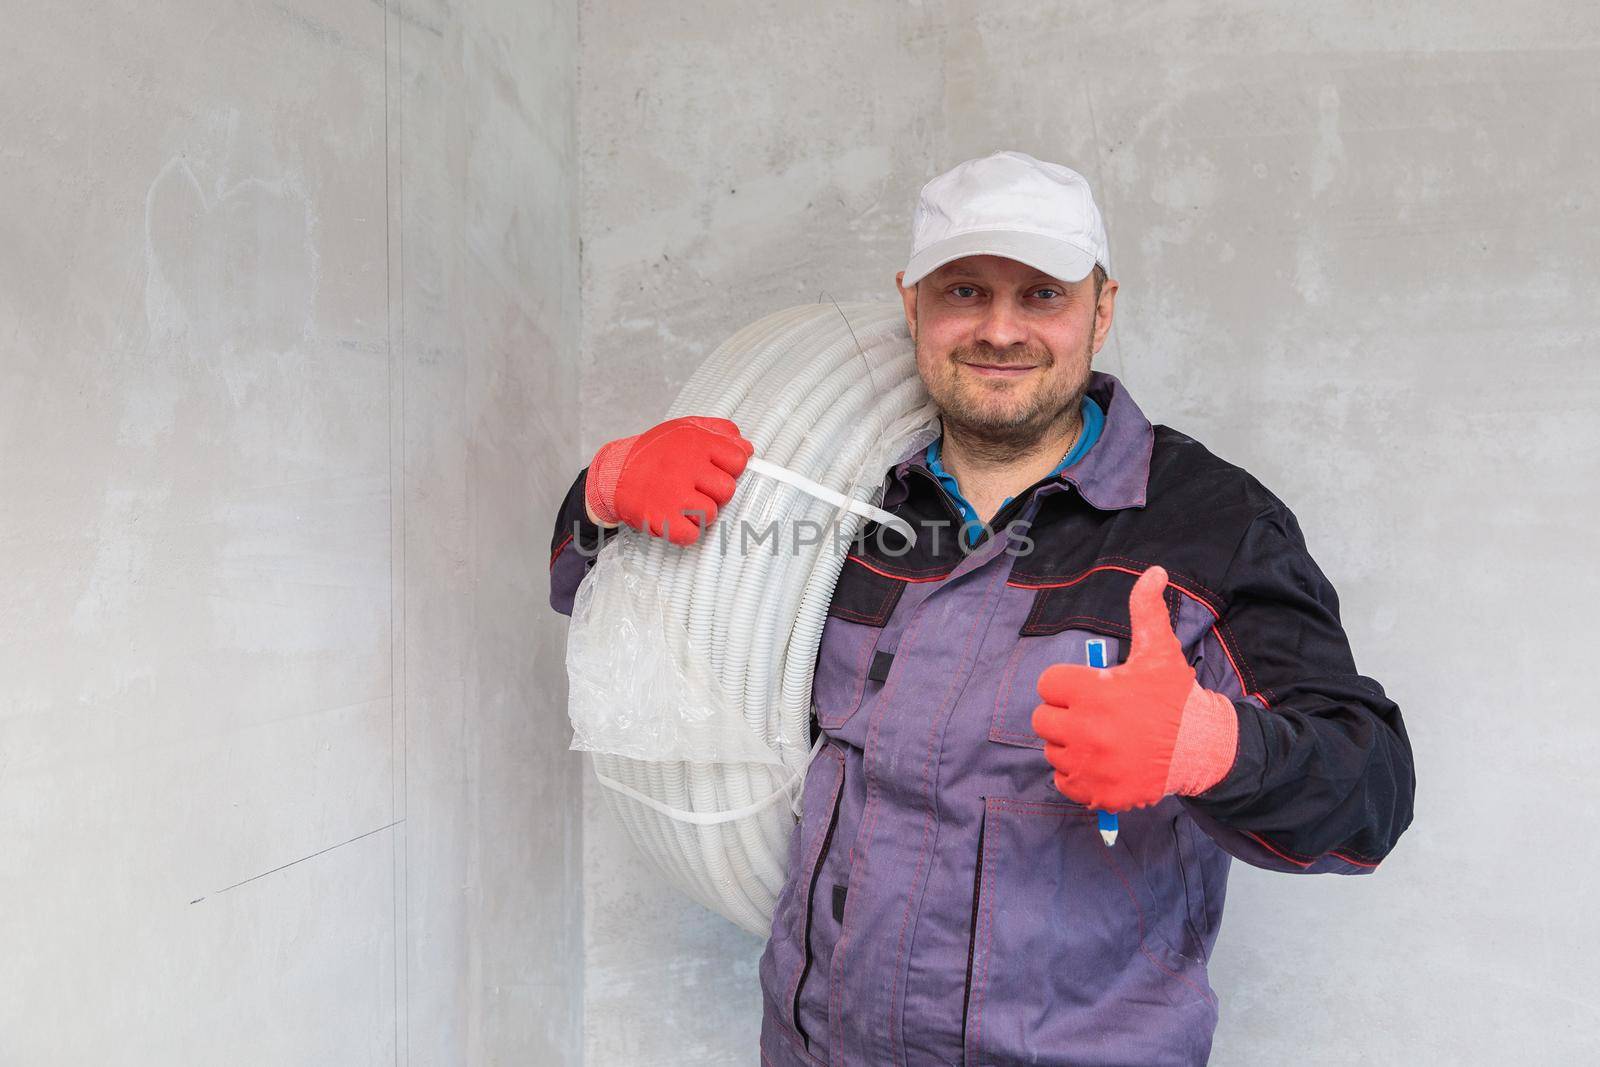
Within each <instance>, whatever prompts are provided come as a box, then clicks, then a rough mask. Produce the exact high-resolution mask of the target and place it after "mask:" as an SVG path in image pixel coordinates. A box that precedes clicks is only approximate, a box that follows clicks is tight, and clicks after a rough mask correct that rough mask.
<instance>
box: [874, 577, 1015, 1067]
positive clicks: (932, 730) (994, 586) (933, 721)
mask: <svg viewBox="0 0 1600 1067" xmlns="http://www.w3.org/2000/svg"><path fill="white" fill-rule="evenodd" d="M998 575H999V572H998V571H997V572H996V577H998ZM999 589H1000V583H999V582H996V581H991V582H990V583H989V589H988V591H987V592H985V593H984V597H983V606H982V608H981V609H980V610H979V611H976V612H974V613H973V617H972V626H971V627H970V628H969V629H968V630H967V640H966V643H965V644H964V645H962V646H961V655H960V656H958V657H957V658H956V663H957V665H958V669H957V670H955V671H953V672H951V677H950V684H949V685H948V686H946V687H945V695H944V697H943V698H942V699H940V701H939V703H938V705H937V707H939V708H943V707H944V706H945V702H946V701H948V700H950V698H951V697H952V695H953V696H954V697H955V698H956V699H959V698H960V692H959V690H958V688H957V684H956V683H957V682H960V683H961V685H962V686H965V684H966V677H965V672H963V671H961V670H960V669H959V667H960V665H962V664H965V663H966V662H967V653H968V652H970V651H971V650H972V640H973V638H974V637H976V636H977V634H978V623H979V621H980V620H984V621H985V628H987V622H986V620H987V619H988V616H989V612H990V611H991V610H992V609H991V607H990V601H991V600H992V599H993V598H994V596H995V595H996V594H997V593H998V592H999ZM938 724H939V718H938V716H937V715H929V716H928V752H927V755H926V756H925V757H924V758H923V761H922V784H923V793H924V795H925V796H927V795H931V791H932V790H931V783H930V782H929V781H928V770H929V768H930V767H932V766H933V750H934V735H935V734H936V732H937V729H936V728H937V726H938ZM932 822H933V805H931V804H930V805H929V808H928V811H926V812H925V813H924V814H923V816H922V846H921V847H920V848H919V849H918V851H917V868H916V871H915V872H914V873H913V874H912V876H911V892H910V893H908V894H907V895H906V908H905V913H904V914H903V915H902V916H901V918H900V936H899V940H898V947H897V949H896V950H895V955H894V970H893V971H892V972H891V974H890V984H889V1004H888V1011H889V1014H888V1018H886V1019H885V1020H884V1021H885V1023H887V1024H888V1031H889V1055H890V1057H891V1058H893V1057H894V1053H895V1048H896V1045H897V1042H896V1040H895V1037H896V1034H897V1033H898V1032H899V1031H898V1030H897V1029H896V1027H895V1025H894V1009H895V1003H896V1001H897V1000H898V999H899V996H900V994H901V988H900V964H901V963H902V961H903V960H904V957H905V950H906V929H907V928H908V927H909V926H910V925H911V912H912V911H913V910H914V906H915V904H916V901H917V897H918V895H919V894H918V892H917V885H918V883H919V881H920V880H921V878H922V865H923V863H924V862H925V861H926V860H927V858H928V846H929V845H931V844H932V843H933V837H934V834H933V832H932V830H933V827H932ZM901 1021H902V1023H903V1022H904V1020H901ZM897 1062H900V1063H902V1064H903V1063H904V1062H905V1047H904V1046H903V1045H901V1046H900V1055H899V1058H898V1061H897Z"/></svg>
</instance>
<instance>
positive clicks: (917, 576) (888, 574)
mask: <svg viewBox="0 0 1600 1067" xmlns="http://www.w3.org/2000/svg"><path fill="white" fill-rule="evenodd" d="M845 559H846V560H849V561H852V562H855V563H859V564H861V565H862V566H863V567H865V568H867V570H869V571H871V572H872V573H873V574H881V575H883V576H884V577H885V578H894V579H896V580H897V581H902V582H937V581H939V580H940V579H941V578H945V577H948V576H949V574H950V572H951V571H953V570H955V567H946V568H943V569H938V568H929V569H928V570H925V571H907V572H906V573H905V574H895V573H894V572H892V571H886V570H880V569H879V568H877V567H874V566H873V565H872V564H870V563H868V562H867V561H866V560H864V559H862V558H861V557H860V556H846V557H845ZM957 566H959V564H957ZM935 570H938V573H937V574H935V573H934V571H935Z"/></svg>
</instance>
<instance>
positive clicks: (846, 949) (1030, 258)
mask: <svg viewBox="0 0 1600 1067" xmlns="http://www.w3.org/2000/svg"><path fill="white" fill-rule="evenodd" d="M897 281H898V283H899V284H900V291H901V295H902V298H903V299H904V302H905V313H906V322H907V325H908V327H909V328H910V330H911V333H912V335H913V337H914V338H915V344H916V353H917V369H918V372H919V374H920V375H921V377H922V379H923V381H924V382H925V383H926V385H927V388H928V392H929V394H930V395H931V396H932V398H933V399H934V401H935V403H936V404H937V406H938V408H939V411H940V414H941V433H940V436H939V438H938V439H937V440H934V441H933V442H932V443H931V444H929V445H927V446H926V448H922V447H918V448H916V449H913V450H910V451H909V452H908V454H906V455H904V456H902V457H900V460H899V462H898V463H896V464H895V466H894V467H893V468H892V469H891V470H890V471H889V473H888V476H887V479H886V486H885V495H884V501H883V506H884V508H885V509H886V510H888V511H891V512H893V513H895V514H897V515H899V516H901V517H902V518H904V519H906V520H907V521H908V522H911V523H912V524H913V525H914V526H918V527H919V529H921V530H923V531H925V532H927V531H932V530H936V529H937V528H938V527H939V525H940V524H948V525H949V527H950V529H951V531H952V535H947V536H945V537H943V538H940V537H937V536H919V537H918V539H917V543H916V546H915V547H914V548H913V549H912V550H911V551H909V552H903V553H900V554H894V552H898V551H899V549H898V543H895V544H894V545H892V546H891V547H892V548H893V549H894V552H891V551H889V550H886V548H885V546H884V545H883V544H881V543H880V542H879V540H878V539H876V538H871V537H869V538H866V539H864V540H863V541H862V543H861V544H860V546H859V547H857V548H856V549H855V550H853V551H852V553H851V555H850V557H849V559H848V560H847V561H846V563H845V567H844V570H843V572H842V574H841V576H840V579H839V584H838V586H837V588H836V589H835V591H834V596H833V601H832V604H831V606H830V608H829V618H828V621H827V625H826V628H825V629H824V631H823V637H822V644H821V648H820V650H819V653H818V660H817V670H816V677H815V683H814V693H815V702H816V707H817V720H818V727H819V729H820V731H821V732H822V733H823V734H824V735H826V736H825V739H824V743H823V745H822V747H821V748H820V750H819V751H818V753H817V755H816V757H815V759H814V760H813V762H812V764H811V766H810V768H809V770H808V772H807V775H806V781H805V789H804V794H803V798H802V809H803V810H802V816H801V820H800V823H799V825H798V827H797V828H796V831H795V835H794V838H793V841H792V843H791V850H790V858H791V863H790V871H789V878H788V882H787V884H786V885H785V887H784V890H783V893H782V895H781V896H780V898H779V900H778V903H777V908H776V912H775V914H774V917H773V926H772V935H771V938H770V940H769V941H768V943H767V946H766V951H765V953H764V954H763V956H762V959H761V968H760V973H761V985H762V991H763V994H764V1002H765V1008H764V1018H763V1027H762V1039H761V1050H762V1058H763V1062H765V1063H767V1064H771V1065H774V1067H779V1065H782V1067H789V1065H814V1064H835V1065H842V1064H850V1065H856V1064H924V1063H928V1064H933V1063H939V1064H948V1063H994V1064H1011V1063H1046V1064H1135V1065H1140V1067H1144V1065H1150V1064H1193V1063H1202V1062H1204V1061H1205V1059H1206V1058H1207V1056H1208V1054H1209V1051H1210V1047H1211V1039H1212V1033H1213V1031H1214V1029H1215V1025H1216V1020H1217V1003H1216V998H1215V996H1214V994H1213V993H1212V991H1211V987H1210V985H1209V983H1208V981H1207V977H1206V962H1207V959H1208V957H1209V955H1210V952H1211V949H1212V947H1213V945H1214V944H1215V941H1216V936H1217V930H1218V926H1219V923H1220V921H1221V917H1222V905H1223V895H1224V891H1225V888H1226V884H1227V876H1228V867H1229V863H1230V857H1237V858H1240V859H1243V860H1245V861H1246V862H1249V863H1252V864H1255V865H1257V866H1260V867H1266V868H1269V869H1273V870H1281V871H1291V872H1302V873H1310V872H1322V871H1331V872H1337V873H1343V874H1358V873H1363V872H1367V871H1370V870H1372V869H1373V868H1375V867H1376V866H1377V864H1378V862H1379V861H1380V860H1381V859H1382V858H1383V857H1384V856H1385V855H1386V854H1387V853H1388V852H1389V850H1390V849H1391V848H1392V847H1393V845H1394V843H1395V841H1396V839H1397V838H1398V837H1399V835H1400V833H1401V832H1402V831H1403V830H1404V829H1405V828H1406V826H1407V825H1408V824H1409V823H1410V820H1411V801H1412V790H1413V786H1414V777H1413V772H1412V764H1411V752H1410V746H1409V743H1408V741H1407V739H1406V734H1405V729H1404V726H1403V724H1402V722H1401V718H1400V711H1399V709H1398V708H1397V707H1396V706H1395V704H1394V703H1393V702H1391V701H1390V700H1388V699H1387V698H1386V697H1385V695H1384V692H1383V689H1382V688H1381V687H1380V686H1379V685H1378V683H1377V682H1375V681H1373V680H1372V679H1370V678H1367V677H1364V676H1362V675H1359V674H1357V673H1356V667H1355V663H1354V661H1353V659H1352V657H1351V653H1350V649H1349V645H1348V642H1347V640H1346V637H1345V634H1344V631H1343V629H1342V626H1341V624H1340V621H1339V608H1338V598H1337V595H1336V594H1335V592H1334V589H1333V587H1332V586H1331V585H1330V584H1329V582H1328V580H1327V578H1326V577H1325V576H1324V575H1323V573H1322V571H1321V570H1320V569H1319V568H1318V567H1317V565H1316V563H1315V562H1314V561H1313V560H1312V558H1311V556H1310V555H1309V554H1308V553H1307V550H1306V547H1305V542H1304V539H1303V537H1302V535H1301V532H1300V528H1299V525H1298V523H1297V522H1296V520H1295V517H1294V515H1293V514H1292V513H1291V512H1290V510H1289V508H1288V507H1287V506H1286V505H1285V504H1284V503H1283V502H1282V501H1281V500H1279V499H1278V498H1277V497H1276V496H1274V495H1273V494H1272V493H1271V492H1269V491H1268V490H1267V489H1266V488H1265V487H1263V486H1262V485H1261V484H1260V483H1259V482H1258V481H1256V480H1255V479H1254V478H1252V477H1251V476H1250V475H1249V474H1247V473H1246V472H1245V471H1243V470H1242V469H1240V468H1239V467H1236V466H1234V465H1232V464H1230V463H1227V462H1225V461H1223V460H1221V459H1219V458H1218V457H1216V456H1215V455H1213V454H1212V453H1211V452H1209V451H1208V450H1206V448H1205V447H1204V446H1202V445H1201V444H1200V443H1199V442H1197V441H1195V440H1194V439H1193V438H1190V437H1187V436H1185V435H1184V434H1182V433H1179V432H1178V431H1176V430H1173V429H1171V428H1169V427H1166V426H1159V425H1158V426H1152V425H1151V424H1150V423H1149V421H1148V420H1147V419H1146V418H1145V417H1144V415H1143V413H1142V412H1141V411H1140V409H1139V407H1138V406H1137V405H1136V404H1135V403H1134V401H1133V398H1132V397H1131V396H1130V395H1129V393H1128V391H1127V389H1126V388H1125V387H1124V386H1123V384H1122V383H1121V382H1120V381H1119V380H1118V379H1116V378H1115V377H1113V376H1111V375H1109V374H1105V373H1102V372H1098V371H1094V370H1093V369H1092V367H1091V364H1092V362H1093V358H1094V355H1095V353H1097V352H1099V350H1100V348H1101V346H1102V345H1103V344H1104V343H1105V338H1106V335H1107V333H1108V332H1109V331H1110V329H1111V322H1112V316H1113V311H1114V308H1115V301H1116V292H1117V283H1116V281H1115V280H1113V279H1111V277H1110V259H1109V255H1108V250H1107V244H1106V237H1105V231H1104V226H1103V223H1102V220H1101V217H1100V212H1099V210H1098V208H1097V207H1096V206H1095V203H1094V200H1093V198H1092V196H1091V194H1090V191H1089V187H1088V184H1087V183H1086V182H1085V181H1084V179H1083V178H1082V177H1081V176H1080V175H1078V174H1077V173H1075V172H1073V171H1071V170H1069V169H1067V168H1066V167H1062V166H1059V165H1056V164H1051V163H1043V162H1040V161H1039V160H1036V159H1034V158H1032V157H1030V156H1027V155H1023V154H1021V153H1017V152H1000V153H996V154H994V155H992V156H988V157H986V158H983V159H977V160H970V161H968V162H966V163H963V164H961V165H959V166H957V167H956V168H954V169H953V170H952V171H950V172H949V173H947V174H944V175H942V176H940V177H938V178H935V179H934V180H933V181H931V182H929V183H928V184H927V185H926V186H925V187H924V188H923V190H922V195H921V198H920V201H919V204H918V207H917V211H916V214H915V217H914V221H913V249H912V256H911V259H910V262H909V263H908V264H907V267H906V269H905V270H904V271H902V272H900V274H899V275H898V277H897ZM749 455H750V444H749V442H748V441H745V440H744V439H743V438H742V437H741V436H739V434H738V429H737V427H735V426H734V425H733V424H732V423H730V422H728V421H727V420H718V419H678V420H672V421H671V422H668V423H664V424H662V425H661V426H658V427H655V428H654V429H652V430H650V431H648V432H646V433H644V434H641V435H638V436H636V437H631V438H626V439H624V440H622V441H618V442H611V443H609V444H607V445H606V446H604V447H603V448H601V449H600V451H599V453H597V455H596V456H595V459H594V462H593V463H591V465H590V467H589V468H587V470H586V471H585V473H584V474H582V475H580V476H579V479H578V481H577V483H575V484H574V486H573V490H572V492H571V493H569V495H568V499H567V503H566V505H565V507H564V508H563V511H562V515H561V518H560V520H558V529H557V531H556V538H557V540H556V542H554V545H555V546H556V550H555V553H554V556H553V559H552V564H551V566H552V583H551V601H552V604H554V605H555V606H556V607H557V608H558V609H560V610H564V611H570V610H571V603H572V598H573V595H574V590H575V589H576V586H577V584H578V581H579V580H580V579H581V577H582V574H583V572H584V562H583V561H582V560H581V559H580V558H578V555H579V554H578V553H575V552H572V551H568V550H567V548H568V545H567V542H568V541H570V539H571V537H570V536H569V534H573V533H574V531H575V536H576V537H577V538H578V539H579V540H580V543H581V544H583V545H585V546H590V547H592V546H593V545H594V544H595V543H597V542H598V541H599V539H600V538H601V537H602V536H603V535H602V534H601V532H600V530H599V528H598V525H603V524H615V523H617V522H618V521H626V522H628V523H629V524H630V525H633V526H635V527H637V528H640V529H648V530H650V531H651V532H652V533H654V534H656V535H660V536H667V537H669V538H672V539H674V540H676V541H678V542H679V543H690V542H692V541H693V540H694V539H695V538H696V537H697V536H698V534H699V532H700V529H701V528H702V527H703V525H704V524H705V523H709V522H712V521H714V520H715V510H716V506H717V505H718V504H722V503H726V502H727V500H728V499H729V498H730V497H731V495H732V492H733V486H734V479H735V478H736V477H737V476H738V474H739V473H740V472H741V471H742V470H743V467H744V462H745V460H746V459H747V458H748V456H749ZM585 502H587V505H588V506H587V509H586V508H585V506H584V504H585ZM695 511H699V512H704V513H705V517H704V519H703V520H702V519H686V518H685V515H686V514H689V513H693V512H695ZM674 519H676V520H677V525H676V527H674V525H673V520H674ZM956 528H959V535H954V531H955V530H956ZM884 540H885V541H888V542H894V539H893V538H887V539H884ZM1098 811H1109V812H1115V813H1117V825H1118V833H1117V834H1116V836H1115V843H1114V844H1113V845H1111V846H1109V847H1108V846H1107V845H1106V844H1105V843H1103V841H1102V837H1101V834H1100V833H1099V832H1098V830H1099V826H1100V822H1099V817H1098V816H1097V812H1098ZM1106 836H1107V837H1110V836H1111V835H1110V834H1109V833H1108V834H1107V835H1106Z"/></svg>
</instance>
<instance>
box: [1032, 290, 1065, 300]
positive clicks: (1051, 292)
mask: <svg viewBox="0 0 1600 1067" xmlns="http://www.w3.org/2000/svg"><path fill="white" fill-rule="evenodd" d="M1040 293H1045V294H1047V295H1046V296H1045V299H1046V300H1051V299H1054V298H1055V297H1058V296H1060V295H1061V290H1059V289H1048V288H1046V289H1035V290H1034V294H1035V295H1038V294H1040Z"/></svg>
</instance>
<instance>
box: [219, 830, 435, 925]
mask: <svg viewBox="0 0 1600 1067" xmlns="http://www.w3.org/2000/svg"><path fill="white" fill-rule="evenodd" d="M403 822H405V820H404V819H396V820H395V821H394V822H391V823H386V824H385V825H383V826H380V827H378V828H377V829H376V830H368V831H367V832H366V833H364V834H357V835H356V836H354V837H352V838H351V839H350V840H348V841H340V842H339V843H338V844H337V845H329V846H328V847H327V848H324V849H318V850H317V851H316V852H313V853H311V855H309V856H301V857H300V858H299V859H297V860H290V861H289V862H288V863H285V864H283V865H282V866H279V867H274V868H272V870H270V871H262V872H261V873H260V874H257V875H252V876H251V877H249V878H246V879H245V880H244V881H242V882H235V883H233V884H232V885H230V886H226V887H224V888H222V889H219V890H217V891H216V892H215V893H211V894H208V895H209V896H213V897H220V896H221V895H222V894H224V893H226V892H228V891H229V890H233V889H238V888H239V887H240V886H242V885H249V884H250V883H251V882H254V881H258V880H259V879H262V878H265V877H266V876H267V875H269V874H277V873H278V872H279V871H286V870H288V869H289V868H290V867H293V866H294V865H295V864H297V863H304V862H305V861H306V860H314V859H316V858H317V857H318V856H322V855H326V854H327V853H329V852H332V851H333V850H334V849H336V848H343V847H344V846H346V845H353V844H355V843H356V842H357V841H360V840H362V839H363V838H367V837H371V836H372V835H373V834H381V833H383V831H385V830H392V829H394V828H395V827H396V826H399V825H400V824H401V823H403ZM205 899H206V897H205V896H198V897H195V898H194V899H193V900H191V901H189V903H190V904H198V903H200V902H201V901H202V900H205Z"/></svg>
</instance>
